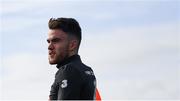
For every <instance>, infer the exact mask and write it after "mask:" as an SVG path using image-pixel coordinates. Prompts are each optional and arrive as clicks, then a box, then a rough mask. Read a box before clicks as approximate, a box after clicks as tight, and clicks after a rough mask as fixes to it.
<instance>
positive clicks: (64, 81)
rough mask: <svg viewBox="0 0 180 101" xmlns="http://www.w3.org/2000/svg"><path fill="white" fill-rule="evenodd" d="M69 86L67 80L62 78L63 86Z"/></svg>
mask: <svg viewBox="0 0 180 101" xmlns="http://www.w3.org/2000/svg"><path fill="white" fill-rule="evenodd" d="M67 86H68V83H67V80H62V84H61V88H66V87H67Z"/></svg>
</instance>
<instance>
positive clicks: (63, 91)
mask: <svg viewBox="0 0 180 101" xmlns="http://www.w3.org/2000/svg"><path fill="white" fill-rule="evenodd" d="M48 25H49V32H48V39H47V42H48V44H49V46H48V51H49V55H48V59H49V63H50V64H51V65H53V64H57V66H56V67H57V68H58V69H59V70H58V71H57V73H56V75H55V80H54V83H53V84H52V86H51V91H50V95H49V98H50V100H93V99H95V98H96V96H97V95H96V78H95V76H94V73H93V70H92V69H91V68H90V67H88V66H86V65H85V64H83V63H82V61H81V59H80V56H79V55H78V50H79V46H80V43H81V28H80V26H79V23H78V22H77V21H76V20H75V19H73V18H57V19H53V18H51V19H50V20H49V23H48Z"/></svg>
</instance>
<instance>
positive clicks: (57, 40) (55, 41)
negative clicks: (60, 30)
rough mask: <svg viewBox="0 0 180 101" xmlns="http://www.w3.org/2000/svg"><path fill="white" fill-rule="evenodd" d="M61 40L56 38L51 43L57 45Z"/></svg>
mask: <svg viewBox="0 0 180 101" xmlns="http://www.w3.org/2000/svg"><path fill="white" fill-rule="evenodd" d="M60 40H61V39H60V38H54V39H52V40H51V41H52V42H53V43H57V42H59V41H60Z"/></svg>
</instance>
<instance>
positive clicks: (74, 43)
mask: <svg viewBox="0 0 180 101" xmlns="http://www.w3.org/2000/svg"><path fill="white" fill-rule="evenodd" d="M77 46H78V41H77V40H71V41H70V44H69V50H70V51H73V50H75V49H76V48H77Z"/></svg>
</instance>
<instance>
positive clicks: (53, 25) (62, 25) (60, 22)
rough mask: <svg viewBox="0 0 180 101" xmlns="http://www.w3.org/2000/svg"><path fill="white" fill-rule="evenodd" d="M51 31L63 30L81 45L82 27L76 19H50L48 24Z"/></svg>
mask: <svg viewBox="0 0 180 101" xmlns="http://www.w3.org/2000/svg"><path fill="white" fill-rule="evenodd" d="M48 26H49V29H61V30H62V31H64V32H66V33H67V34H69V35H73V36H75V37H76V38H77V40H78V41H79V43H78V47H79V45H80V43H81V27H80V25H79V23H78V22H77V21H76V20H75V19H74V18H57V19H55V18H50V20H49V23H48Z"/></svg>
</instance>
